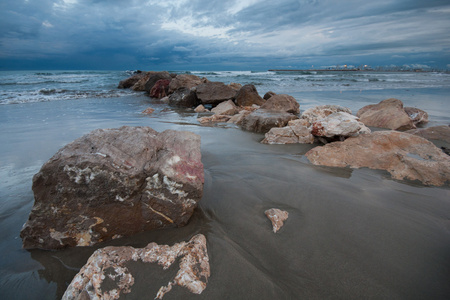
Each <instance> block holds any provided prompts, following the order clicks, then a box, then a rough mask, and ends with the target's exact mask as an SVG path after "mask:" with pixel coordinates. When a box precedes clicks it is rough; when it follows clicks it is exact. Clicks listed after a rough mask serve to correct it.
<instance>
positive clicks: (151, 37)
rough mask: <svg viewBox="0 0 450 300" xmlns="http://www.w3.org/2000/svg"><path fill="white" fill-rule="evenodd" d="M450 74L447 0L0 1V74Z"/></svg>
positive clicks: (449, 24)
mask: <svg viewBox="0 0 450 300" xmlns="http://www.w3.org/2000/svg"><path fill="white" fill-rule="evenodd" d="M335 65H341V66H342V65H349V66H360V65H369V66H374V67H375V66H389V65H399V66H409V67H411V68H421V67H423V68H426V67H432V68H441V69H450V0H376V1H367V0H339V1H337V0H297V1H294V0H276V1H274V0H237V1H234V0H230V1H227V0H165V1H154V0H147V1H144V0H127V1H125V0H92V1H87V0H1V1H0V70H10V69H12V70H15V69H34V70H36V69H40V70H52V69H67V70H69V69H71V70H72V69H78V70H88V69H98V70H135V69H141V70H255V71H257V70H267V69H303V68H322V67H328V66H335Z"/></svg>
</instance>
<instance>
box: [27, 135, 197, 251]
mask: <svg viewBox="0 0 450 300" xmlns="http://www.w3.org/2000/svg"><path fill="white" fill-rule="evenodd" d="M203 176H204V175H203V164H202V162H201V153H200V137H199V136H198V135H196V134H194V133H191V132H186V131H184V132H182V131H174V130H166V131H164V132H161V133H158V132H157V131H155V130H153V129H151V128H149V127H126V126H124V127H121V128H118V129H104V130H103V129H97V130H94V131H92V132H91V133H89V134H87V135H85V136H83V137H81V138H79V139H77V140H75V141H73V142H72V143H70V144H68V145H66V146H65V147H63V148H62V149H61V150H59V151H58V152H57V153H56V154H55V155H54V156H53V157H52V158H51V159H50V160H49V161H48V162H46V163H45V164H44V165H43V166H42V168H41V170H40V171H39V173H37V174H36V175H35V176H34V178H33V192H34V197H35V203H34V206H33V209H32V211H31V213H30V217H29V220H28V221H27V223H26V224H25V225H24V227H23V229H22V231H21V237H22V239H23V246H24V247H25V248H43V249H57V248H63V247H66V246H91V245H94V244H96V243H98V242H101V241H106V240H110V239H113V238H117V237H120V236H128V235H132V234H135V233H137V232H141V231H146V230H151V229H156V228H165V227H174V226H183V225H185V224H186V223H187V222H188V220H189V218H190V216H191V215H192V213H193V211H194V209H195V207H196V206H197V203H198V201H199V200H200V199H201V197H202V192H203V182H204V177H203Z"/></svg>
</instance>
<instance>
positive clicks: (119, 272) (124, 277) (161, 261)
mask: <svg viewBox="0 0 450 300" xmlns="http://www.w3.org/2000/svg"><path fill="white" fill-rule="evenodd" d="M178 258H180V259H179V261H180V263H179V270H178V272H177V273H176V275H175V277H174V278H173V280H171V281H170V282H169V283H168V285H167V286H162V287H161V288H160V289H159V291H158V293H157V294H156V295H154V296H153V297H152V298H154V299H162V298H163V297H164V295H165V294H166V293H168V292H170V290H171V289H172V287H173V286H176V285H179V286H182V287H185V288H187V289H188V290H189V291H190V292H191V293H194V294H201V293H202V292H203V290H204V289H205V288H206V285H207V283H208V278H209V276H210V266H209V257H208V252H207V248H206V239H205V236H204V235H202V234H198V235H196V236H194V237H193V238H192V239H191V240H190V241H189V242H181V243H177V244H175V245H173V246H171V247H170V246H167V245H157V244H156V243H150V244H148V245H147V246H146V247H145V248H133V247H125V246H124V247H105V248H102V249H98V250H96V251H95V252H94V254H92V255H91V257H90V258H89V260H88V261H87V263H86V265H84V266H83V267H82V268H81V270H80V272H78V274H77V275H75V277H74V279H73V280H72V282H71V283H70V285H69V286H68V287H67V290H66V292H65V293H64V295H63V297H62V299H63V300H79V299H119V298H120V297H124V296H127V294H128V296H130V297H131V298H133V289H132V287H133V285H134V283H135V277H136V276H142V274H138V272H136V271H134V272H135V273H134V272H133V270H136V269H137V268H139V266H142V267H144V264H147V263H157V264H158V265H160V266H162V267H163V269H164V270H167V269H168V268H169V267H170V266H171V265H172V264H173V263H174V262H175V261H176V260H177V259H178ZM148 285H149V286H150V287H151V285H152V280H151V278H148ZM134 298H136V296H134Z"/></svg>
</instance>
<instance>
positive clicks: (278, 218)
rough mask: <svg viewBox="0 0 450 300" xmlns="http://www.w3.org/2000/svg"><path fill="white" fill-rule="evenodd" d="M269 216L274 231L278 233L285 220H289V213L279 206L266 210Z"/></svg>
mask: <svg viewBox="0 0 450 300" xmlns="http://www.w3.org/2000/svg"><path fill="white" fill-rule="evenodd" d="M264 213H265V214H266V216H267V218H269V220H270V221H271V222H272V228H273V232H274V233H277V231H278V230H280V229H281V227H283V225H284V221H286V220H287V218H288V217H289V213H288V212H287V211H284V210H280V209H278V208H271V209H268V210H266V211H265V212H264Z"/></svg>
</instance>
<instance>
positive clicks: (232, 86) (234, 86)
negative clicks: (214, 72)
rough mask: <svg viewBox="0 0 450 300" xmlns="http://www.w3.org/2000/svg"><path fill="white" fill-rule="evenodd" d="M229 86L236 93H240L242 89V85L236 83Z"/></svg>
mask: <svg viewBox="0 0 450 300" xmlns="http://www.w3.org/2000/svg"><path fill="white" fill-rule="evenodd" d="M228 86H229V87H230V88H232V89H233V90H235V91H239V90H240V89H241V88H242V84H240V83H236V82H231V83H230V84H229V85H228Z"/></svg>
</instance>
